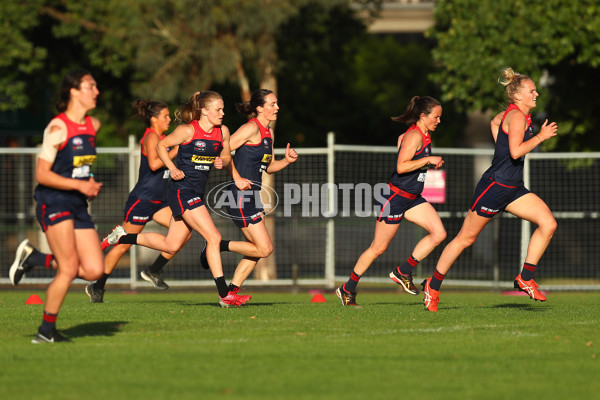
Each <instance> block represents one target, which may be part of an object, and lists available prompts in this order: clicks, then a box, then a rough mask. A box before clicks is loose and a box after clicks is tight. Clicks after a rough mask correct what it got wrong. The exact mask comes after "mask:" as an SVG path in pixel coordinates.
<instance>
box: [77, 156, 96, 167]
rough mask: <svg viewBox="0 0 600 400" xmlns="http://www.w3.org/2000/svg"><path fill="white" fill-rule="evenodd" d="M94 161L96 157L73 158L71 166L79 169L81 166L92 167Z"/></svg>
mask: <svg viewBox="0 0 600 400" xmlns="http://www.w3.org/2000/svg"><path fill="white" fill-rule="evenodd" d="M95 161H96V155H86V156H74V157H73V166H74V167H81V166H83V165H92V164H93V163H94V162H95Z"/></svg>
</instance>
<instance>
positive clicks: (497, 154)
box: [423, 68, 558, 311]
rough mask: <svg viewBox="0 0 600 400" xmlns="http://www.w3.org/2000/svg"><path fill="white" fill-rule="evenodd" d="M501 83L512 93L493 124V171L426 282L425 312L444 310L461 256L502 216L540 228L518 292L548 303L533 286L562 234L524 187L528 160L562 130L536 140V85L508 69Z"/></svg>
mask: <svg viewBox="0 0 600 400" xmlns="http://www.w3.org/2000/svg"><path fill="white" fill-rule="evenodd" d="M498 81H499V83H500V84H501V85H503V86H505V87H506V97H507V99H508V102H509V105H508V107H507V108H506V109H505V110H503V111H502V112H500V113H498V115H496V116H495V117H494V119H492V122H491V129H492V136H493V138H494V141H495V142H496V147H495V150H494V158H493V159H492V165H491V166H490V168H489V169H488V170H487V171H485V172H484V174H483V176H482V177H481V180H480V181H479V183H478V184H477V186H476V188H475V194H474V195H473V201H472V203H471V207H470V208H469V211H468V212H467V216H466V217H465V220H464V221H463V225H462V228H461V230H460V232H458V235H457V236H456V237H455V238H454V239H453V240H452V241H451V242H450V243H448V244H447V245H446V247H445V248H444V251H442V254H441V256H440V259H439V260H438V263H437V266H436V268H435V271H434V273H433V276H432V277H431V278H428V279H426V280H424V281H423V292H424V295H425V298H424V303H425V307H426V308H427V309H428V310H429V311H437V310H438V302H439V295H440V287H441V285H442V281H443V280H444V277H445V276H446V274H447V273H448V270H449V269H450V267H451V266H452V264H454V262H455V261H456V259H457V258H458V256H459V255H460V254H461V253H462V252H463V251H464V250H465V249H466V248H467V247H469V246H471V245H472V244H473V243H475V240H476V239H477V237H478V236H479V233H480V232H481V231H482V230H483V228H484V227H485V226H486V225H487V224H488V222H490V220H491V219H492V217H493V216H494V215H496V214H498V213H499V212H500V211H508V212H509V213H511V214H513V215H514V216H516V217H519V218H521V219H524V220H526V221H529V222H532V223H534V224H536V225H537V226H538V227H537V229H536V230H535V231H534V232H533V235H532V236H531V239H530V241H529V247H528V249H527V256H526V258H525V264H524V265H523V268H522V271H521V273H519V274H518V275H517V276H516V277H515V280H514V286H515V288H517V289H520V290H522V291H524V292H526V293H527V294H528V295H529V297H530V298H531V299H534V300H536V301H537V300H540V301H545V300H546V297H545V296H544V295H543V294H542V293H541V292H540V291H539V289H538V285H537V283H536V282H535V281H534V280H533V275H534V272H535V270H536V268H537V264H538V262H539V261H540V258H541V257H542V255H543V254H544V251H545V250H546V248H547V247H548V244H550V240H551V239H552V236H553V235H554V232H555V231H556V220H555V219H554V216H553V215H552V212H551V211H550V208H548V206H547V205H546V203H545V202H544V201H543V200H542V199H540V198H539V197H538V196H537V195H535V194H534V193H532V192H530V191H529V190H528V189H527V188H526V187H525V186H524V183H523V165H524V159H525V155H526V154H527V153H529V152H530V151H532V150H533V149H535V148H536V147H537V146H539V145H540V144H541V143H542V142H543V141H545V140H548V139H550V138H552V137H554V136H556V134H557V131H558V125H557V124H556V123H555V122H552V123H548V120H546V121H545V122H544V123H543V124H542V127H541V129H540V132H539V133H538V134H537V135H534V132H533V124H532V122H531V114H530V111H531V110H532V109H533V108H535V106H536V101H537V98H538V96H539V93H538V92H537V89H536V86H535V83H534V82H533V80H531V78H529V77H528V76H526V75H523V74H519V73H517V72H515V71H513V69H512V68H505V69H504V70H503V71H502V76H501V77H500V78H499V79H498Z"/></svg>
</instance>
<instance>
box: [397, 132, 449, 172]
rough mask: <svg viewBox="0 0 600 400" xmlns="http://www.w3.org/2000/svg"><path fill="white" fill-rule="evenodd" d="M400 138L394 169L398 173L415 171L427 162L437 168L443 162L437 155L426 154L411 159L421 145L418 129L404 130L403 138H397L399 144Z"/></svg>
mask: <svg viewBox="0 0 600 400" xmlns="http://www.w3.org/2000/svg"><path fill="white" fill-rule="evenodd" d="M400 140H402V146H401V147H400V153H399V154H398V161H397V163H396V171H397V172H398V173H399V174H405V173H407V172H411V171H415V170H417V169H421V168H423V167H424V166H426V165H429V164H432V165H434V166H435V169H437V168H440V167H441V166H442V165H443V164H444V161H443V160H442V157H439V156H428V157H423V158H420V159H418V160H413V157H414V156H415V154H416V153H417V151H418V150H420V149H421V146H422V145H423V140H422V139H421V134H420V133H419V132H418V131H416V130H412V131H409V132H406V133H405V134H404V138H403V139H401V138H398V142H399V144H400Z"/></svg>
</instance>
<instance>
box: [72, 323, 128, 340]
mask: <svg viewBox="0 0 600 400" xmlns="http://www.w3.org/2000/svg"><path fill="white" fill-rule="evenodd" d="M126 323H127V322H126V321H105V322H90V323H88V324H81V325H77V326H73V327H71V328H68V329H61V330H60V331H61V332H63V333H64V334H65V336H68V337H70V338H76V337H84V336H113V335H114V334H116V333H117V332H119V331H120V330H121V328H123V326H124V325H125V324H126Z"/></svg>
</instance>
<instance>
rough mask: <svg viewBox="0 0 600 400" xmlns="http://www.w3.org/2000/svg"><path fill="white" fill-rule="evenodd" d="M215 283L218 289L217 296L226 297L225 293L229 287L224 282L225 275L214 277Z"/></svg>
mask: <svg viewBox="0 0 600 400" xmlns="http://www.w3.org/2000/svg"><path fill="white" fill-rule="evenodd" d="M215 284H216V285H217V290H218V291H219V297H221V298H224V297H227V294H228V293H229V288H228V287H227V283H226V282H225V277H224V276H220V277H218V278H215Z"/></svg>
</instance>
